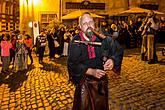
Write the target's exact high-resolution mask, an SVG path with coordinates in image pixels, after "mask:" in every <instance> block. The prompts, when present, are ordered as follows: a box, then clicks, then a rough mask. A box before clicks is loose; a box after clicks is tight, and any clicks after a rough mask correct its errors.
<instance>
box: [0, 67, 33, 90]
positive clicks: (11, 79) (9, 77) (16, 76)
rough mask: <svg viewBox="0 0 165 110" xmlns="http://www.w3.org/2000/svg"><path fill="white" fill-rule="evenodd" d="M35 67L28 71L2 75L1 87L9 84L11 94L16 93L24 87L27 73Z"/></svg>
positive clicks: (29, 68) (0, 78) (0, 76)
mask: <svg viewBox="0 0 165 110" xmlns="http://www.w3.org/2000/svg"><path fill="white" fill-rule="evenodd" d="M33 68H34V67H33V66H28V69H27V70H23V71H17V72H11V71H10V72H9V73H5V74H0V86H1V85H2V84H7V85H8V88H9V91H10V92H15V91H16V90H17V89H18V88H19V87H21V86H22V84H23V82H24V81H26V80H27V78H28V75H27V72H28V71H30V70H32V69H33Z"/></svg>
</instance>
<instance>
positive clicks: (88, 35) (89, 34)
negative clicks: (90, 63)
mask: <svg viewBox="0 0 165 110" xmlns="http://www.w3.org/2000/svg"><path fill="white" fill-rule="evenodd" d="M85 35H86V36H87V37H89V38H91V37H92V36H93V35H94V33H93V32H92V31H91V29H90V28H87V30H86V32H85Z"/></svg>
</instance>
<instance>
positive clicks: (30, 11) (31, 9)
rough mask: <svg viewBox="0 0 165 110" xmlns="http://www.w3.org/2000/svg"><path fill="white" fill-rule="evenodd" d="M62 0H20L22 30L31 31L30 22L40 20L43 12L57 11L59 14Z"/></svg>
mask: <svg viewBox="0 0 165 110" xmlns="http://www.w3.org/2000/svg"><path fill="white" fill-rule="evenodd" d="M59 3H60V0H28V3H27V0H20V31H24V30H25V31H26V32H28V33H30V31H31V29H29V26H28V23H29V22H30V21H40V14H41V13H56V14H57V15H58V16H59Z"/></svg>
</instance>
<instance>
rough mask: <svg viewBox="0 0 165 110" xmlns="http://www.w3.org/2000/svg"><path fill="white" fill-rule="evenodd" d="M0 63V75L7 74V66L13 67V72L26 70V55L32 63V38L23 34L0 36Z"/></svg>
mask: <svg viewBox="0 0 165 110" xmlns="http://www.w3.org/2000/svg"><path fill="white" fill-rule="evenodd" d="M0 44H1V45H0V47H1V61H2V70H1V72H2V73H7V72H9V65H10V64H12V65H13V70H14V71H23V70H25V69H27V59H28V57H27V56H28V55H29V57H30V60H31V64H32V63H33V58H32V55H31V52H32V37H31V36H30V35H28V34H25V32H23V33H20V32H19V31H17V32H16V33H10V34H7V33H5V34H2V36H1V43H0Z"/></svg>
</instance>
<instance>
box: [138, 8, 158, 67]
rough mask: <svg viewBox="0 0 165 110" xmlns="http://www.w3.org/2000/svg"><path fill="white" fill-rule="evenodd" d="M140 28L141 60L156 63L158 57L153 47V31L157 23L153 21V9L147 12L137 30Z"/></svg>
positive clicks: (156, 27) (156, 28)
mask: <svg viewBox="0 0 165 110" xmlns="http://www.w3.org/2000/svg"><path fill="white" fill-rule="evenodd" d="M142 28H143V31H142V37H143V39H142V40H143V41H142V48H141V55H142V60H144V61H146V60H148V64H153V63H156V62H157V60H158V58H157V55H156V47H155V33H156V30H158V25H157V24H156V22H155V14H154V12H153V11H150V12H149V13H148V15H147V18H146V20H145V21H144V22H143V24H142V26H141V27H140V29H139V30H140V31H141V30H142Z"/></svg>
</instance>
